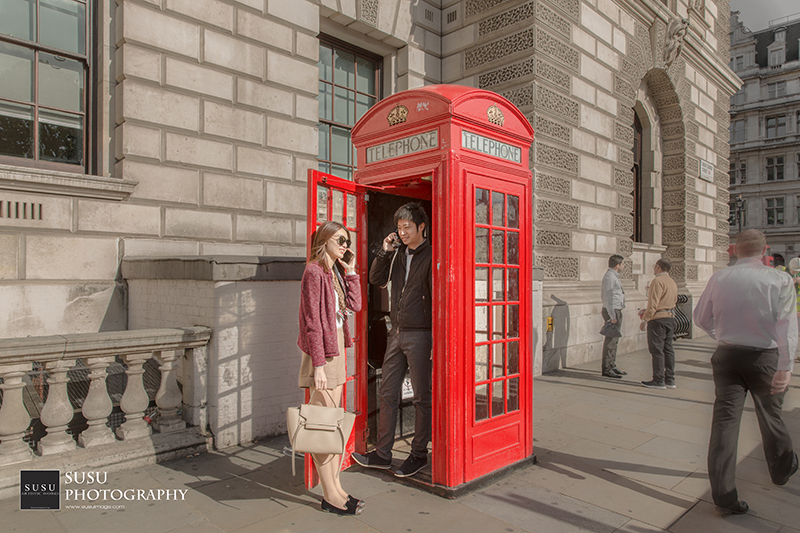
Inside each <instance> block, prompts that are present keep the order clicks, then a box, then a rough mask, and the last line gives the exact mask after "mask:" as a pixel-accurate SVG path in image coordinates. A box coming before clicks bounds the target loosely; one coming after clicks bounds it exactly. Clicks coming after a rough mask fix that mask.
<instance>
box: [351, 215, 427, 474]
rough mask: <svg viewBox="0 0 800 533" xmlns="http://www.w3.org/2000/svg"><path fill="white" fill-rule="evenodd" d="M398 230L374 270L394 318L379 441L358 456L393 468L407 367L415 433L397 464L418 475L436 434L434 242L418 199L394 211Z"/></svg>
mask: <svg viewBox="0 0 800 533" xmlns="http://www.w3.org/2000/svg"><path fill="white" fill-rule="evenodd" d="M394 223H395V225H396V226H397V232H396V233H390V234H389V235H387V236H386V238H385V239H384V240H383V243H382V245H381V249H380V251H379V252H378V255H377V256H376V257H375V260H374V261H373V262H372V266H371V267H370V271H369V282H370V283H372V284H373V285H378V286H380V287H385V286H386V285H387V284H388V282H389V281H391V283H392V290H391V293H392V294H391V313H390V320H391V324H392V329H391V331H389V335H388V340H387V344H386V354H385V355H384V358H383V366H382V367H381V385H380V390H379V392H378V395H379V397H380V412H379V414H378V442H377V444H376V447H375V450H373V451H372V452H370V453H367V454H365V455H362V454H359V453H354V454H353V456H352V457H353V460H354V461H355V462H357V463H358V464H360V465H361V466H364V467H367V468H381V469H386V470H388V469H391V468H392V448H393V447H394V437H395V427H396V426H397V412H398V409H399V407H400V399H401V393H402V386H403V380H404V379H405V375H406V371H408V372H409V373H410V375H411V388H412V389H413V391H414V396H413V403H414V417H415V422H414V439H413V440H412V441H411V454H410V455H409V456H408V458H407V459H406V460H405V462H403V464H402V465H401V466H400V468H398V469H397V470H395V475H396V476H398V477H407V476H413V475H414V474H416V473H417V472H419V471H420V470H421V469H423V468H424V467H425V466H426V465H427V464H428V443H429V442H430V440H431V414H432V413H431V368H432V367H431V353H432V352H431V349H432V348H433V338H432V334H431V314H432V309H433V308H432V305H431V294H432V293H431V285H432V284H431V261H432V258H433V254H432V250H431V245H430V244H429V243H428V240H427V239H426V237H425V232H426V229H427V228H428V215H427V214H426V213H425V209H424V208H423V207H422V206H421V205H420V204H418V203H414V202H412V203H408V204H405V205H403V206H402V207H400V209H398V210H397V212H395V214H394Z"/></svg>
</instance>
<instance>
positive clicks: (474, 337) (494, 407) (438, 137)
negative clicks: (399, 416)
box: [306, 85, 533, 493]
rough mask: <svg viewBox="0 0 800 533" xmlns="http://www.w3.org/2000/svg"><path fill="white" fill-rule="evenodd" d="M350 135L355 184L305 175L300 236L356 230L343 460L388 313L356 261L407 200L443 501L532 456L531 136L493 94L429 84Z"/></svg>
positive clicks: (359, 438) (366, 398) (362, 425)
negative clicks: (427, 341)
mask: <svg viewBox="0 0 800 533" xmlns="http://www.w3.org/2000/svg"><path fill="white" fill-rule="evenodd" d="M352 140H353V143H354V145H355V147H356V150H357V170H356V172H355V180H354V182H351V181H348V180H344V179H342V178H337V177H334V176H331V175H328V174H323V173H321V172H317V171H311V172H310V173H309V178H310V179H309V223H308V229H309V234H310V232H311V231H313V229H315V228H316V226H317V225H318V224H320V223H322V222H324V221H325V220H329V219H333V220H337V221H339V222H343V223H344V224H345V225H346V226H347V227H348V228H350V229H351V231H354V232H355V234H356V235H357V238H356V239H354V242H356V243H357V250H356V255H357V257H358V260H357V263H358V269H359V273H360V274H361V279H362V283H363V287H362V290H363V294H364V295H365V297H364V302H365V305H364V308H363V309H362V311H361V312H360V313H358V314H357V316H356V317H355V323H354V324H353V325H354V327H353V328H352V329H351V331H353V332H354V334H355V337H356V338H355V340H356V343H355V347H354V348H355V349H354V350H353V353H352V354H348V376H351V378H349V379H350V381H348V384H347V390H346V391H345V396H344V397H346V398H347V407H348V409H349V410H352V411H355V412H356V413H357V414H358V417H357V420H358V421H357V423H356V429H355V431H354V437H353V440H352V442H351V446H350V451H352V450H353V449H356V450H358V451H359V452H365V451H366V448H367V439H368V434H369V427H368V426H369V421H368V420H367V418H368V416H367V415H368V411H369V406H370V404H371V403H373V401H374V399H373V398H370V394H374V393H375V392H374V391H370V390H368V386H367V381H368V375H369V371H368V368H369V367H371V366H375V365H378V364H379V363H380V362H381V361H382V357H383V353H382V351H381V336H382V334H384V335H385V331H384V332H382V331H381V324H382V322H381V320H380V316H381V312H382V311H383V312H385V311H388V310H387V309H383V308H382V305H383V304H382V301H383V300H384V299H383V298H382V297H381V295H380V294H379V293H378V292H377V291H376V290H375V289H374V288H370V287H368V286H367V273H368V270H369V263H370V261H371V259H372V257H374V254H375V252H377V249H378V247H379V246H380V241H381V240H382V239H383V238H384V237H385V236H386V235H387V234H388V233H389V232H390V231H392V229H393V227H394V226H393V220H392V215H393V213H394V210H395V209H396V208H397V207H399V206H400V205H402V204H404V203H406V202H407V201H410V200H412V199H414V200H418V201H421V202H422V203H423V205H424V206H425V208H426V209H427V210H428V214H429V218H430V221H431V228H430V231H429V239H430V241H431V244H432V249H433V272H432V275H433V287H434V295H433V439H432V456H431V459H432V461H431V478H430V479H431V483H432V485H433V486H434V487H436V488H437V489H440V490H438V491H439V492H444V493H454V492H455V491H456V490H458V489H459V488H460V487H461V488H463V487H465V486H466V485H465V484H467V483H470V482H473V481H475V480H478V479H479V478H481V477H482V476H487V475H489V474H491V473H493V472H498V471H500V470H503V469H504V468H506V467H509V466H511V465H515V464H517V463H519V462H521V461H525V460H527V459H529V458H532V456H533V390H532V387H533V379H532V363H533V340H532V323H533V313H532V304H533V302H532V267H533V265H532V237H533V223H532V199H533V185H532V179H531V178H532V175H531V171H530V169H529V167H528V154H529V149H530V145H531V142H532V141H533V129H532V128H531V126H530V123H529V122H528V120H527V119H526V118H525V116H524V115H523V114H522V113H521V112H520V111H519V110H518V109H517V108H516V107H514V105H513V104H511V103H510V102H509V101H508V100H506V99H505V98H503V97H501V96H499V95H498V94H495V93H492V92H489V91H484V90H479V89H473V88H469V87H464V86H458V85H433V86H428V87H424V88H420V89H412V90H408V91H404V92H401V93H398V94H396V95H393V96H391V97H389V98H386V99H384V100H382V101H381V102H379V103H378V104H376V105H375V106H374V107H373V108H372V109H370V110H369V111H368V112H367V113H366V114H365V115H364V116H363V117H362V118H361V120H359V122H358V123H357V124H356V126H355V128H354V129H353V132H352ZM367 295H369V297H367ZM367 302H368V304H367ZM387 314H388V313H387ZM376 316H377V317H378V320H377V322H376V320H375V317H376ZM376 324H377V326H376ZM351 365H352V366H351ZM348 463H349V459H348ZM308 466H310V461H309V462H308V463H307V467H308ZM306 470H307V481H309V482H310V481H311V480H312V477H311V476H310V475H309V474H308V472H310V469H309V468H307V469H306Z"/></svg>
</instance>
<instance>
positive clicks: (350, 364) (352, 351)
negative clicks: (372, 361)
mask: <svg viewBox="0 0 800 533" xmlns="http://www.w3.org/2000/svg"><path fill="white" fill-rule="evenodd" d="M353 322H355V321H354V320H353V316H352V315H351V316H349V317H347V323H348V324H349V325H350V331H355V329H354V328H353V326H354V324H353ZM345 352H347V361H346V364H347V375H348V376H353V375H355V373H356V347H355V345H353V346H350V347H349V348H345Z"/></svg>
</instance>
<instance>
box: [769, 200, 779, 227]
mask: <svg viewBox="0 0 800 533" xmlns="http://www.w3.org/2000/svg"><path fill="white" fill-rule="evenodd" d="M767 226H783V198H767Z"/></svg>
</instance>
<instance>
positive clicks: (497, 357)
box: [492, 342, 505, 378]
mask: <svg viewBox="0 0 800 533" xmlns="http://www.w3.org/2000/svg"><path fill="white" fill-rule="evenodd" d="M503 346H505V344H504V343H502V342H501V343H498V344H493V345H492V377H493V378H499V377H502V376H504V375H505V372H504V371H503V370H504V368H503Z"/></svg>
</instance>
